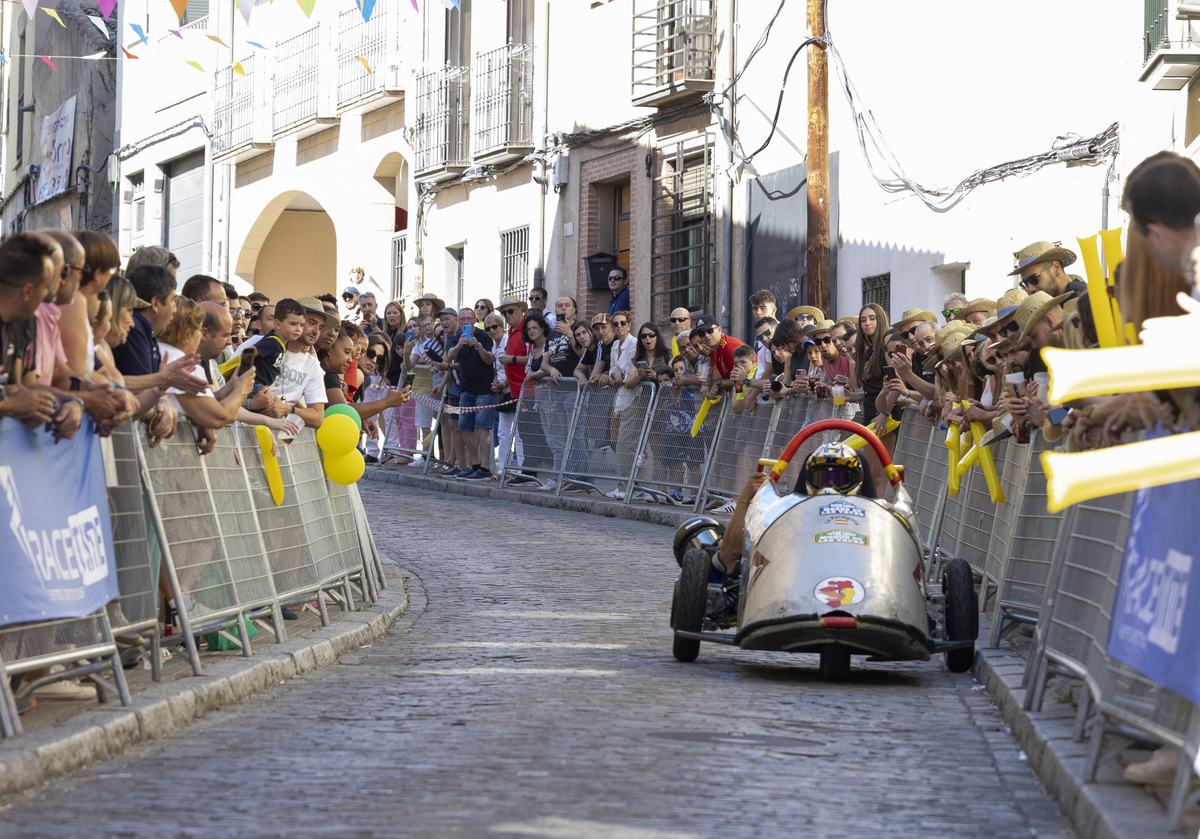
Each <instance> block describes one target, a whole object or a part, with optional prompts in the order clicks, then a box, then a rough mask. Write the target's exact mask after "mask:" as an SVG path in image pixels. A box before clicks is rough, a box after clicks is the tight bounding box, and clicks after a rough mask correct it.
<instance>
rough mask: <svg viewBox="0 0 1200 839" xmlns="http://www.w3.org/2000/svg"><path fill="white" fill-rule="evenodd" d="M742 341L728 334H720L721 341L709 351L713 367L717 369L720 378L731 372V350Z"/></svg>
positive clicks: (740, 344)
mask: <svg viewBox="0 0 1200 839" xmlns="http://www.w3.org/2000/svg"><path fill="white" fill-rule="evenodd" d="M744 343H745V342H744V341H739V340H738V339H737V338H734V337H731V336H729V335H722V336H721V342H720V343H719V344H717V345H716V347H714V348H713V350H712V352H711V353H709V357H710V358H711V359H712V366H713V369H714V370H716V371H717V373H718V374H719V376H720V378H722V379H728V378H729V374H730V373H732V372H733V351H734V350H736V349H737V348H738V347H740V346H742V345H743V344H744Z"/></svg>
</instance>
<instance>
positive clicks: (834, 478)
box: [808, 466, 856, 492]
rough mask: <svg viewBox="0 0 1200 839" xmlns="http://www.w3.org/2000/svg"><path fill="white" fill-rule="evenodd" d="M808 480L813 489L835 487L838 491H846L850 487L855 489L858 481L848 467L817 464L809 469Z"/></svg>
mask: <svg viewBox="0 0 1200 839" xmlns="http://www.w3.org/2000/svg"><path fill="white" fill-rule="evenodd" d="M808 482H809V483H810V484H811V485H812V487H813V489H817V490H821V489H827V488H828V489H835V490H837V491H838V492H845V491H846V490H848V489H853V488H854V484H855V483H856V481H855V478H854V476H853V475H852V474H851V473H850V471H849V470H848V469H845V468H843V467H841V466H817V467H815V468H813V469H810V470H809V473H808Z"/></svg>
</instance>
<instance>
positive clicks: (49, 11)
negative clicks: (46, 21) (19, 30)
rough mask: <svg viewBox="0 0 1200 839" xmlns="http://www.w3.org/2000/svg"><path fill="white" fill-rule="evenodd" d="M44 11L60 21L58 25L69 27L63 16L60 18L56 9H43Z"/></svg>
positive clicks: (64, 27)
mask: <svg viewBox="0 0 1200 839" xmlns="http://www.w3.org/2000/svg"><path fill="white" fill-rule="evenodd" d="M42 11H43V12H45V13H46V14H48V15H50V17H52V18H54V19H55V20H56V21H58V25H59V26H61V27H62V28H63V29H66V28H67V25H66V24H65V23H63V21H62V18H60V17H59V16H58V12H56V11H54V9H42Z"/></svg>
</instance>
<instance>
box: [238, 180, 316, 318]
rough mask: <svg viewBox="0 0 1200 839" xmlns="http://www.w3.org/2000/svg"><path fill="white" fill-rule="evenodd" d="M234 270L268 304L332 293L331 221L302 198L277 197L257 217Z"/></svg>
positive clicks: (299, 194) (310, 200) (298, 195)
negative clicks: (281, 300) (268, 302)
mask: <svg viewBox="0 0 1200 839" xmlns="http://www.w3.org/2000/svg"><path fill="white" fill-rule="evenodd" d="M234 270H235V273H236V274H237V275H238V276H240V277H242V278H243V279H244V280H246V281H247V282H249V283H251V284H252V285H253V286H254V290H255V291H261V292H262V293H263V294H265V295H267V296H268V297H270V298H271V299H272V300H278V299H279V298H281V297H300V296H303V295H315V294H323V293H325V292H332V293H336V292H337V281H338V272H337V234H336V232H335V230H334V225H333V219H331V218H330V217H329V214H328V213H327V212H326V211H325V208H324V207H323V206H321V204H320V202H318V201H317V200H316V199H315V198H313V197H312V196H311V195H309V194H308V193H306V192H299V191H290V192H285V193H283V194H282V195H279V196H278V197H276V198H274V199H273V200H272V201H270V202H269V203H268V204H267V206H266V207H264V208H263V210H262V212H261V213H259V216H258V218H257V219H256V220H255V222H254V225H253V226H252V227H251V230H250V233H249V234H248V235H247V237H246V241H245V244H244V245H243V246H242V249H241V251H240V252H239V253H238V258H237V264H236V267H235V269H234Z"/></svg>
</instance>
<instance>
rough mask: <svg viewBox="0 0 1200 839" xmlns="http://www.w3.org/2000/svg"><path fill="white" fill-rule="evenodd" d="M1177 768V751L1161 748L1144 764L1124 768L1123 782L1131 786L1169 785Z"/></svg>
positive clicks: (1169, 747) (1175, 749)
mask: <svg viewBox="0 0 1200 839" xmlns="http://www.w3.org/2000/svg"><path fill="white" fill-rule="evenodd" d="M1178 768H1179V749H1177V748H1175V747H1174V746H1163V747H1162V748H1160V749H1158V750H1157V751H1155V752H1154V754H1152V755H1150V759H1149V760H1147V761H1146V762H1145V763H1131V764H1129V765H1128V766H1126V767H1125V780H1127V781H1129V782H1130V783H1133V784H1169V783H1171V782H1173V781H1174V780H1175V771H1176V770H1177V769H1178Z"/></svg>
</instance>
